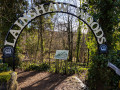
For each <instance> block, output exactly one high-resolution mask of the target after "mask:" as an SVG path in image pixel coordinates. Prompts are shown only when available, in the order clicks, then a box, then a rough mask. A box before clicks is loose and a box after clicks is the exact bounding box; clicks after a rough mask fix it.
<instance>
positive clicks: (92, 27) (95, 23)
mask: <svg viewBox="0 0 120 90" xmlns="http://www.w3.org/2000/svg"><path fill="white" fill-rule="evenodd" d="M95 25H97V26H96V28H94V26H95ZM90 26H91V29H92V30H98V28H99V24H98V23H97V22H93V23H92V24H91V25H90Z"/></svg>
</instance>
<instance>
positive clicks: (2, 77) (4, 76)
mask: <svg viewBox="0 0 120 90" xmlns="http://www.w3.org/2000/svg"><path fill="white" fill-rule="evenodd" d="M11 72H12V71H8V72H1V73H0V83H2V82H8V80H9V79H10V78H11V75H10V73H11Z"/></svg>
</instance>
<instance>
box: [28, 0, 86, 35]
mask: <svg viewBox="0 0 120 90" xmlns="http://www.w3.org/2000/svg"><path fill="white" fill-rule="evenodd" d="M28 1H29V4H30V5H31V0H28ZM53 1H54V0H53ZM82 1H83V0H81V3H82ZM55 2H65V3H70V4H73V5H75V6H78V7H80V0H55ZM57 15H58V14H57ZM66 16H67V15H66ZM66 16H65V14H63V16H61V17H60V18H58V21H59V22H65V21H64V20H63V18H67V17H66ZM76 21H77V18H75V17H73V23H74V24H73V25H72V26H73V27H74V28H73V31H76V30H77V28H78V26H79V22H76ZM84 27H85V25H84V24H83V29H82V30H81V32H82V33H87V30H84ZM85 28H86V27H85ZM55 31H57V30H55Z"/></svg>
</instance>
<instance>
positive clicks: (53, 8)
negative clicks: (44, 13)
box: [48, 3, 56, 12]
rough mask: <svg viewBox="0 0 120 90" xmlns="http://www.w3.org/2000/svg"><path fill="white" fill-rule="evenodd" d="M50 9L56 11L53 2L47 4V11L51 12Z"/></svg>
mask: <svg viewBox="0 0 120 90" xmlns="http://www.w3.org/2000/svg"><path fill="white" fill-rule="evenodd" d="M51 11H56V9H55V7H54V4H53V3H50V5H49V9H48V12H51Z"/></svg>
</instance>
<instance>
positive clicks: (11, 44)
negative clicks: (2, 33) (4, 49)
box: [5, 39, 16, 47]
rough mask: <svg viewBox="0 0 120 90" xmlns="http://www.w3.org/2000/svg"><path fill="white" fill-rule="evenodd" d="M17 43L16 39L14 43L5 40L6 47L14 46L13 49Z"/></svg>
mask: <svg viewBox="0 0 120 90" xmlns="http://www.w3.org/2000/svg"><path fill="white" fill-rule="evenodd" d="M15 42H16V39H14V43H11V42H7V41H6V40H5V45H10V46H13V47H14V45H15Z"/></svg>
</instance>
